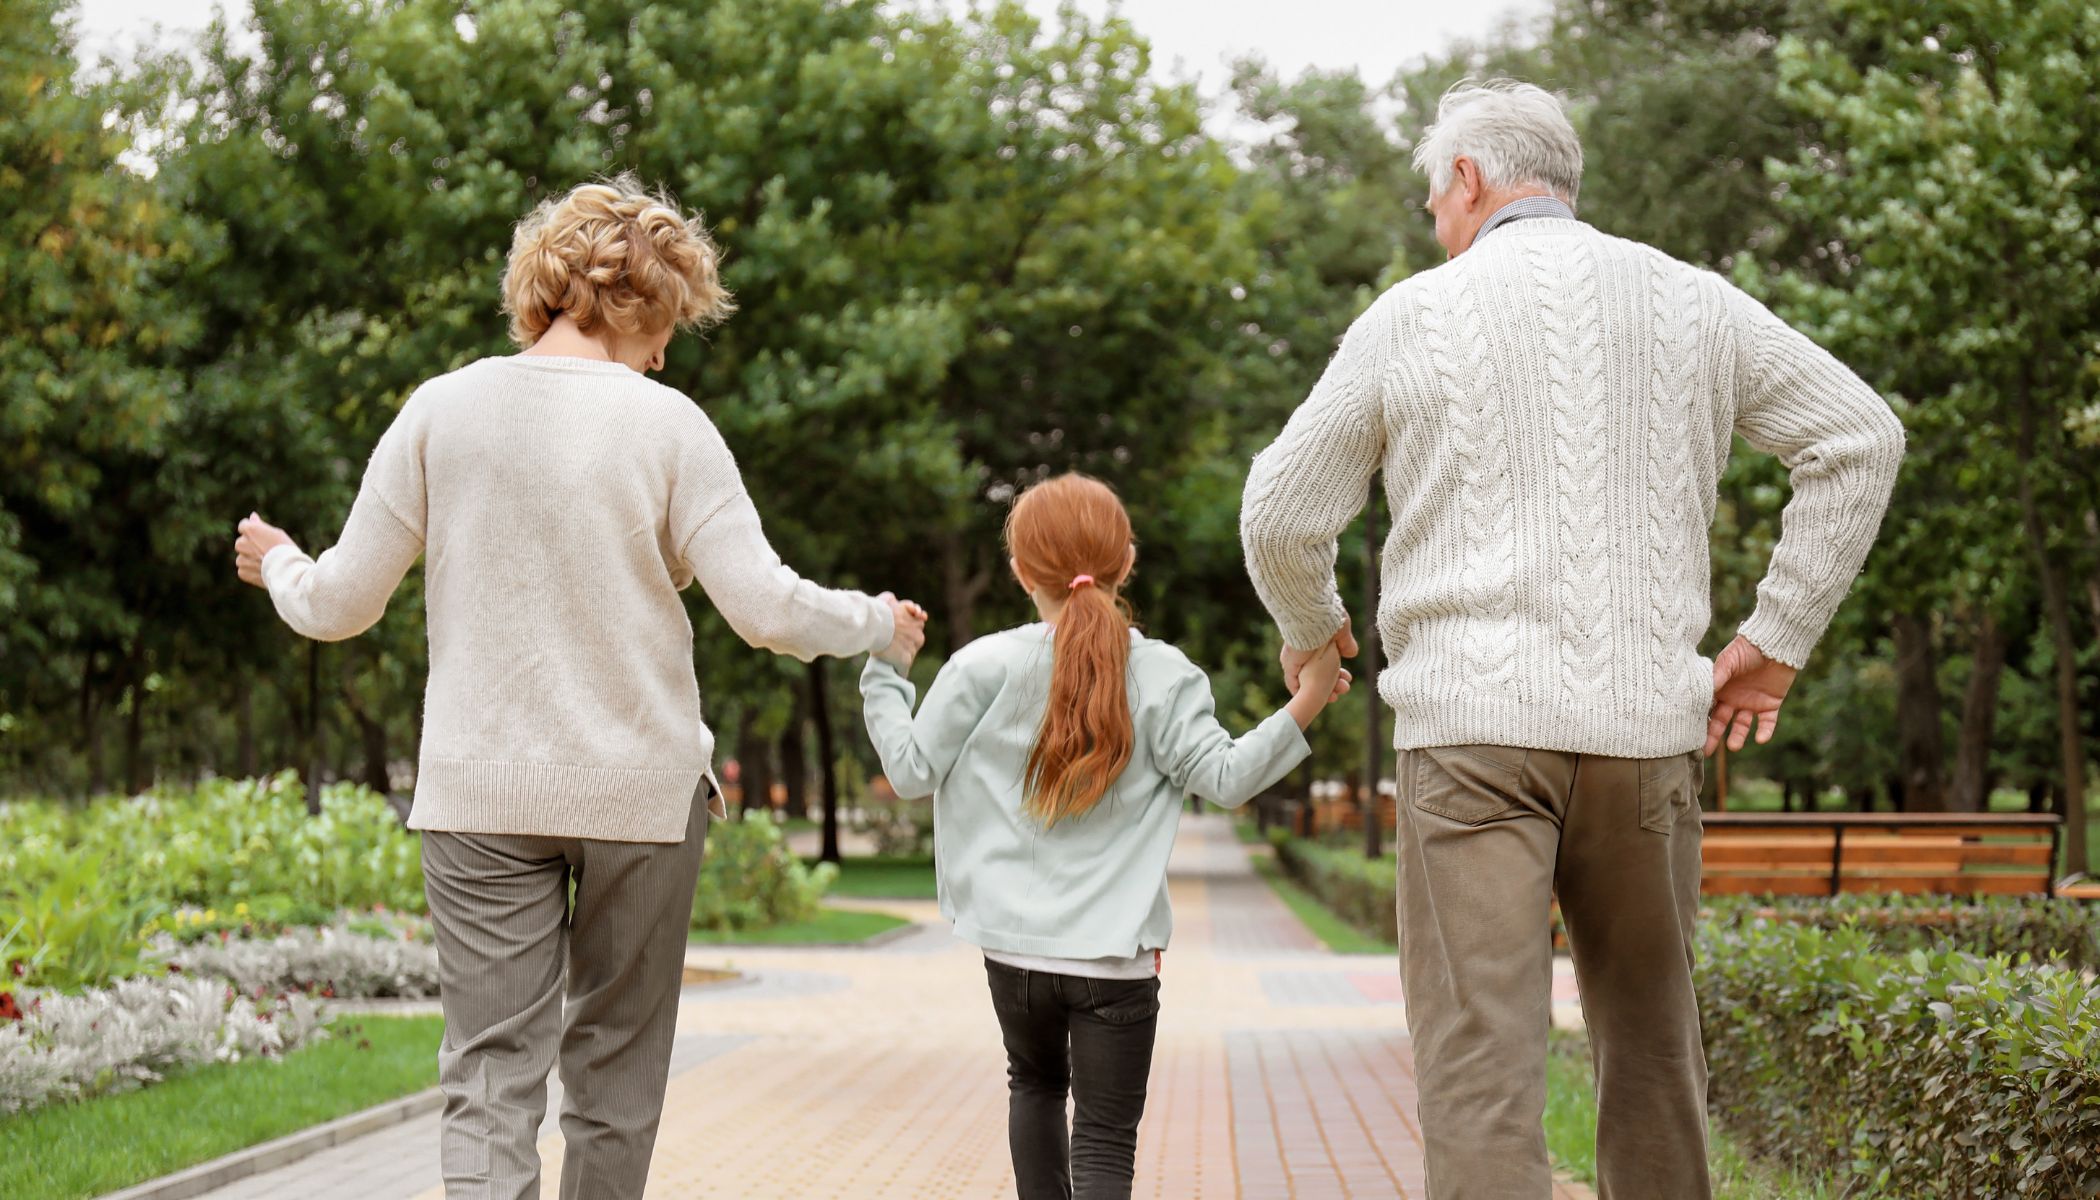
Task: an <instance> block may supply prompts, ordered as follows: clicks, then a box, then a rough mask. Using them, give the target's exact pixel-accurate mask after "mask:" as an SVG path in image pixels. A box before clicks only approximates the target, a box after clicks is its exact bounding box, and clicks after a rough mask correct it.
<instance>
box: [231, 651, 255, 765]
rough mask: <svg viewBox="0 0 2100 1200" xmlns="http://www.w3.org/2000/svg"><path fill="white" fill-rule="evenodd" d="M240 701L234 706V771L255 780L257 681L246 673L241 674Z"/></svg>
mask: <svg viewBox="0 0 2100 1200" xmlns="http://www.w3.org/2000/svg"><path fill="white" fill-rule="evenodd" d="M239 687H240V699H239V700H238V701H236V702H235V704H234V710H233V712H234V728H235V730H236V731H237V732H236V735H235V736H236V739H237V741H236V744H235V747H234V752H233V757H234V764H233V765H234V769H235V770H236V771H239V772H240V775H241V778H243V779H253V778H255V679H254V677H253V676H251V675H249V674H248V673H247V672H246V671H243V672H241V681H240V684H239Z"/></svg>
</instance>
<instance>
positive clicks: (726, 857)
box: [693, 813, 838, 930]
mask: <svg viewBox="0 0 2100 1200" xmlns="http://www.w3.org/2000/svg"><path fill="white" fill-rule="evenodd" d="M836 878H838V868H837V867H836V866H834V865H832V864H831V863H818V864H816V865H815V866H807V865H805V864H804V863H803V862H802V860H801V859H799V858H797V857H795V855H794V853H793V852H792V851H790V850H789V849H788V844H787V838H786V837H784V836H783V835H782V834H781V832H780V827H779V826H777V825H775V824H774V823H773V821H772V819H771V818H769V817H768V816H766V815H765V814H764V813H747V814H745V817H744V819H742V820H734V819H733V820H728V821H716V822H713V823H712V824H710V825H709V826H708V828H707V857H706V858H704V859H703V860H702V861H701V864H700V886H699V888H698V889H697V890H695V891H694V893H693V928H695V929H713V930H737V929H753V928H757V927H760V926H765V925H777V924H781V923H783V922H787V921H806V920H808V919H809V918H811V917H814V916H816V915H817V911H818V909H820V908H821V907H823V903H824V893H825V892H827V891H829V890H830V889H831V882H832V880H834V879H836Z"/></svg>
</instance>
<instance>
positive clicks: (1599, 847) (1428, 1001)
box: [1394, 746, 1712, 1200]
mask: <svg viewBox="0 0 2100 1200" xmlns="http://www.w3.org/2000/svg"><path fill="white" fill-rule="evenodd" d="M1703 769H1704V768H1703V764H1702V763H1701V761H1700V759H1699V757H1698V756H1697V755H1679V756H1677V757H1674V758H1655V759H1628V758H1603V757H1599V756H1596V755H1588V754H1563V753H1559V752H1555V751H1547V750H1522V749H1516V748H1512V747H1507V746H1451V747H1444V748H1440V749H1435V750H1410V751H1407V752H1406V753H1404V754H1402V755H1401V756H1400V763H1399V775H1398V782H1399V786H1400V789H1401V796H1400V801H1401V802H1400V805H1399V830H1398V833H1397V836H1396V837H1395V846H1394V848H1395V850H1396V852H1397V853H1398V856H1399V870H1400V881H1399V882H1400V897H1399V900H1400V976H1401V991H1402V993H1403V994H1404V995H1405V997H1406V1000H1407V1022H1408V1028H1409V1031H1410V1032H1411V1034H1412V1036H1413V1039H1414V1046H1415V1069H1416V1080H1417V1085H1418V1087H1419V1091H1420V1100H1421V1120H1422V1141H1423V1144H1424V1148H1425V1150H1426V1152H1427V1154H1426V1157H1427V1159H1428V1163H1427V1166H1428V1182H1429V1196H1430V1200H1545V1197H1546V1196H1547V1195H1548V1194H1549V1193H1550V1192H1551V1190H1552V1187H1553V1180H1552V1171H1551V1167H1550V1165H1549V1163H1548V1161H1547V1158H1546V1138H1545V1131H1544V1129H1543V1128H1542V1126H1541V1124H1540V1122H1541V1120H1542V1118H1543V1117H1544V1114H1545V1108H1546V1033H1547V1029H1548V1026H1549V1023H1550V1020H1551V1012H1552V1009H1551V1003H1552V998H1551V993H1552V988H1553V940H1552V934H1551V931H1550V929H1549V927H1548V923H1547V912H1548V909H1549V907H1550V905H1551V904H1552V901H1553V898H1554V896H1555V895H1556V894H1558V896H1559V897H1560V911H1561V918H1562V920H1563V921H1565V922H1566V923H1567V929H1568V944H1569V948H1570V950H1572V951H1573V953H1574V958H1575V975H1576V979H1577V981H1578V983H1579V984H1580V986H1581V990H1582V1011H1583V1016H1584V1018H1585V1020H1586V1023H1587V1024H1588V1025H1589V1036H1590V1055H1591V1058H1592V1061H1593V1062H1594V1064H1595V1066H1596V1073H1597V1191H1598V1194H1599V1196H1600V1197H1601V1200H1706V1198H1707V1197H1709V1196H1710V1195H1712V1190H1711V1185H1710V1183H1709V1181H1708V1178H1707V1166H1706V1055H1705V1048H1704V1046H1703V1045H1702V1043H1701V1041H1700V1037H1699V1004H1698V999H1697V997H1695V996H1694V995H1693V993H1692V927H1693V921H1694V920H1695V918H1696V916H1697V914H1698V909H1699V836H1700V825H1699V785H1700V780H1701V775H1702V773H1703Z"/></svg>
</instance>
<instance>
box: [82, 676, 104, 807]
mask: <svg viewBox="0 0 2100 1200" xmlns="http://www.w3.org/2000/svg"><path fill="white" fill-rule="evenodd" d="M99 709H100V706H99V705H97V704H96V703H95V652H94V651H92V650H90V651H88V653H87V658H86V661H85V662H84V663H83V664H82V665H81V668H80V753H81V755H82V757H84V758H85V759H86V760H87V796H90V797H92V796H99V795H101V794H102V787H103V782H104V780H103V775H102V720H101V717H102V714H101V712H100V711H99Z"/></svg>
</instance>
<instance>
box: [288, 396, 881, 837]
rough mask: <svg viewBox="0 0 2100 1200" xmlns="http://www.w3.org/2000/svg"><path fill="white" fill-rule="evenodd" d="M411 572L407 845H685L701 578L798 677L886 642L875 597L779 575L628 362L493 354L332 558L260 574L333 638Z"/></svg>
mask: <svg viewBox="0 0 2100 1200" xmlns="http://www.w3.org/2000/svg"><path fill="white" fill-rule="evenodd" d="M418 554H421V555H423V556H424V567H423V574H424V587H423V594H424V604H425V607H426V609H427V611H428V622H427V623H428V627H429V635H430V683H429V691H428V694H427V698H426V701H425V704H424V710H423V749H422V763H421V767H420V770H419V771H418V773H417V777H416V798H415V807H414V809H413V811H412V812H411V813H410V816H409V822H408V823H409V825H410V826H411V827H413V828H416V829H442V830H450V831H454V832H460V833H510V834H538V835H544V836H550V837H581V838H598V839H603V840H608V841H625V842H675V841H679V840H682V839H683V838H684V836H685V828H686V822H687V819H688V817H689V816H690V815H691V810H692V802H693V793H694V789H695V788H697V787H698V786H699V784H700V780H701V778H702V776H703V775H704V774H709V773H710V772H711V765H710V764H711V759H712V757H713V752H714V736H713V735H712V734H711V733H709V732H708V728H707V725H706V724H705V722H703V721H702V720H701V717H700V690H699V687H698V684H697V682H696V681H695V679H694V675H693V630H692V626H691V624H690V623H689V622H688V621H687V620H686V612H685V604H684V602H683V601H682V600H680V599H679V595H678V593H679V591H680V590H681V589H683V588H684V587H685V586H686V585H687V584H689V583H691V582H693V581H694V580H695V579H697V580H699V581H700V586H701V587H702V588H704V589H705V590H706V592H707V596H708V599H709V600H710V601H712V602H713V603H714V606H715V608H716V609H717V610H718V611H720V612H721V614H722V616H723V617H724V618H725V619H726V620H727V621H728V622H729V625H730V627H731V628H732V629H734V630H735V631H736V632H737V633H738V635H739V636H741V637H742V638H743V639H744V640H745V641H747V642H750V643H751V644H752V645H754V646H760V647H764V648H766V649H769V650H774V651H777V652H780V653H783V654H792V655H794V656H796V657H797V658H801V659H804V660H807V659H810V658H813V657H815V656H817V655H819V654H835V655H841V656H843V655H852V654H862V653H867V652H870V651H874V650H880V649H882V648H883V647H884V646H886V645H888V644H889V640H890V636H891V632H892V631H891V621H890V612H889V607H888V606H887V605H885V604H883V603H882V602H881V601H879V600H876V599H875V598H874V597H871V596H864V595H861V594H859V593H857V592H839V591H830V590H827V589H825V588H821V587H818V586H816V585H814V584H811V583H809V582H807V581H805V580H803V579H801V578H799V577H797V576H796V574H795V573H794V572H793V571H791V570H789V569H788V568H787V567H786V566H784V565H783V564H782V563H781V561H780V558H779V556H778V555H776V554H774V553H773V550H772V548H771V547H770V546H768V545H767V544H766V539H765V534H764V532H763V531H762V530H761V529H760V528H759V521H758V512H757V510H756V509H754V508H753V507H752V504H751V498H750V496H749V495H747V494H746V493H745V491H744V485H743V481H742V479H741V477H740V476H739V475H738V473H737V465H736V460H735V458H733V457H732V456H731V455H730V452H729V447H728V446H727V445H725V444H724V443H723V441H722V438H721V435H720V434H718V433H716V432H715V428H714V425H713V423H711V422H710V421H709V420H708V419H707V417H706V415H705V414H704V413H702V412H701V411H700V409H699V407H698V406H696V405H695V404H694V403H693V402H692V401H691V400H689V399H687V398H686V397H685V396H683V395H681V394H679V393H678V392H676V391H674V390H672V389H670V388H667V387H664V386H663V385H661V384H658V383H654V382H651V381H650V380H649V379H647V378H646V377H644V376H642V375H639V374H637V373H635V372H633V371H630V370H628V369H627V368H626V367H624V366H621V365H619V364H617V363H607V362H598V361H594V360H590V359H576V358H556V357H533V356H520V357H514V358H488V359H483V360H481V361H479V362H476V363H474V364H472V365H470V366H467V367H465V368H463V369H461V370H458V371H455V372H453V373H452V374H450V375H446V376H442V377H440V378H438V379H433V380H431V381H430V382H428V383H426V384H424V385H423V386H422V387H420V388H418V389H416V392H415V394H414V395H412V396H410V397H409V400H408V403H407V404H405V405H403V406H402V409H401V413H400V415H399V416H398V417H396V418H395V420H394V423H393V425H392V426H391V427H390V428H389V429H388V430H387V431H386V433H385V435H384V436H382V437H381V438H380V439H379V445H378V447H377V448H376V449H374V450H373V451H372V461H371V464H370V465H369V466H368V467H367V468H366V469H365V477H364V482H363V486H362V487H361V488H360V489H359V491H358V494H357V500H356V503H355V504H353V505H352V506H351V509H350V518H349V521H348V523H347V524H345V525H344V527H343V534H342V537H341V539H339V540H338V541H337V542H336V544H335V546H334V548H333V549H330V550H329V551H328V552H327V553H325V554H323V555H321V557H320V558H319V559H311V558H308V557H307V556H306V555H305V554H303V553H301V552H300V551H299V550H297V549H296V548H292V547H279V548H277V549H275V550H272V551H271V552H270V553H269V554H268V555H267V556H266V557H265V558H264V561H263V577H264V581H265V583H266V584H267V585H268V587H269V589H270V598H271V600H272V601H274V602H275V603H276V606H277V611H278V613H279V614H280V615H281V616H283V618H284V620H285V623H286V624H288V625H290V626H291V627H292V628H293V629H294V630H297V631H298V632H299V633H302V634H304V635H306V636H307V637H311V638H316V639H319V640H321V641H339V640H341V639H343V638H348V637H353V636H355V635H356V634H359V633H362V632H363V631H365V630H366V629H369V628H370V627H371V626H372V624H373V623H374V622H376V621H378V620H379V618H380V615H381V614H382V613H384V612H385V611H386V603H387V598H388V596H390V595H391V594H392V593H393V591H394V588H395V586H396V585H398V584H399V583H400V582H401V578H402V576H403V575H404V574H406V573H407V571H408V568H409V566H410V565H411V564H413V563H414V562H415V560H416V556H417V555H418ZM713 809H714V812H715V815H716V816H722V815H724V814H723V812H722V807H721V800H720V796H719V792H718V793H717V796H716V798H715V802H714V805H713Z"/></svg>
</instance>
